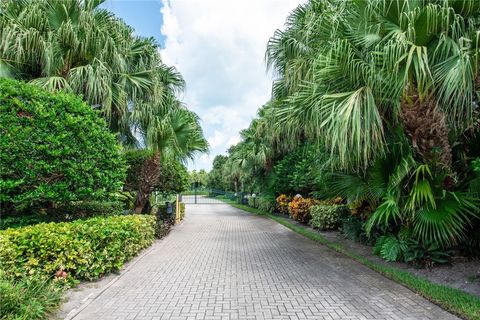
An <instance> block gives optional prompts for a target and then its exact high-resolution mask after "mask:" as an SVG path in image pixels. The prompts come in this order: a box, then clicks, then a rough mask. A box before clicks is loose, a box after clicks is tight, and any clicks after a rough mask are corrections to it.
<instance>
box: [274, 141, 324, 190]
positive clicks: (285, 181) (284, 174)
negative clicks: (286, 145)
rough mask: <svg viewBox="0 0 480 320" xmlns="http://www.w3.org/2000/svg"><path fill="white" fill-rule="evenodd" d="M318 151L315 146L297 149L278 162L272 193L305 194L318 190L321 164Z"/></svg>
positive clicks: (275, 167)
mask: <svg viewBox="0 0 480 320" xmlns="http://www.w3.org/2000/svg"><path fill="white" fill-rule="evenodd" d="M319 160H320V159H319V154H318V150H316V149H315V148H314V147H313V146H304V147H300V148H297V149H295V150H294V151H292V152H290V153H288V154H287V155H285V156H284V157H283V158H282V159H281V160H279V161H277V162H276V164H275V166H274V168H273V172H274V177H273V181H272V186H271V187H270V188H271V189H272V190H270V191H272V192H274V193H277V194H295V193H300V194H305V195H308V194H309V193H310V192H312V191H314V190H316V188H317V185H318V184H317V179H318V178H319V177H318V166H319V165H320V162H319Z"/></svg>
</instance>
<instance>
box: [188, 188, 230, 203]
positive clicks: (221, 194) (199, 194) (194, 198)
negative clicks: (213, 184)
mask: <svg viewBox="0 0 480 320" xmlns="http://www.w3.org/2000/svg"><path fill="white" fill-rule="evenodd" d="M228 200H235V194H234V193H232V192H227V191H222V190H212V189H197V188H194V189H193V190H189V191H187V192H184V193H183V194H182V195H181V200H180V201H182V202H183V203H185V204H225V201H228Z"/></svg>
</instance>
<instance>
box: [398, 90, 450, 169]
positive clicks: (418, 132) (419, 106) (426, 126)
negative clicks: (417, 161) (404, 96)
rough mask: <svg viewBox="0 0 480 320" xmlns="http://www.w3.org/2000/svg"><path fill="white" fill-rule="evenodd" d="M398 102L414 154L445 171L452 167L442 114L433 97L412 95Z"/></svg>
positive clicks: (445, 122)
mask: <svg viewBox="0 0 480 320" xmlns="http://www.w3.org/2000/svg"><path fill="white" fill-rule="evenodd" d="M410 100H411V101H409V102H407V101H406V100H403V101H402V110H401V111H402V113H401V117H402V120H403V125H404V128H405V131H406V133H407V134H408V135H409V136H410V138H411V139H412V145H413V148H414V149H415V151H416V153H417V154H418V155H419V156H420V157H421V158H422V159H423V160H425V161H427V162H429V163H433V164H437V165H439V166H440V167H441V168H442V169H444V170H446V171H447V172H448V171H450V170H451V166H452V148H451V146H450V143H449V141H448V133H449V129H448V125H447V121H446V119H445V115H444V114H443V112H442V111H441V110H440V108H439V107H438V105H437V103H436V101H435V100H433V99H432V98H430V97H427V98H426V99H424V100H423V101H422V100H421V99H420V98H419V97H418V95H414V96H411V97H410Z"/></svg>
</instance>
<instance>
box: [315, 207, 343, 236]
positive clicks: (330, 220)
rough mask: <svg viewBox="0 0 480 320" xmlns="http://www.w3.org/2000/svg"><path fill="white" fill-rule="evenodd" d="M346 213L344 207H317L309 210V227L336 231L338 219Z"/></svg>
mask: <svg viewBox="0 0 480 320" xmlns="http://www.w3.org/2000/svg"><path fill="white" fill-rule="evenodd" d="M346 212H348V207H346V206H344V205H317V206H313V207H311V208H310V215H311V219H310V225H311V226H312V227H313V228H317V229H320V230H328V229H336V228H337V227H338V225H339V222H340V218H341V217H342V216H344V215H345V213H346Z"/></svg>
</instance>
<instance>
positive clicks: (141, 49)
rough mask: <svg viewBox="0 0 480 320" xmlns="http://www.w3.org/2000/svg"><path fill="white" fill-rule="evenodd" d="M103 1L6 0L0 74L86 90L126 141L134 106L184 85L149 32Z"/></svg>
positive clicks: (0, 11)
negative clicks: (136, 29)
mask: <svg viewBox="0 0 480 320" xmlns="http://www.w3.org/2000/svg"><path fill="white" fill-rule="evenodd" d="M102 2H103V1H102V0H95V1H93V0H64V1H50V0H20V1H17V0H7V1H2V4H1V8H0V75H1V76H9V77H16V78H21V79H24V80H28V81H31V82H32V83H35V84H37V85H39V86H41V87H43V88H45V89H47V90H50V91H55V90H64V91H69V92H74V93H76V94H81V95H83V97H84V99H85V100H86V101H87V102H88V103H90V104H91V105H92V106H94V107H96V108H98V109H99V110H100V111H101V113H102V114H103V115H104V117H105V118H106V119H107V120H108V121H109V123H110V126H111V128H112V130H114V131H115V132H119V133H120V138H121V140H122V141H123V142H126V143H131V144H132V143H137V142H138V141H136V139H135V135H134V134H133V133H132V132H131V130H130V129H131V126H130V119H129V116H130V115H131V112H130V111H131V110H132V109H136V108H142V107H145V106H147V105H148V104H149V103H159V102H161V101H162V99H163V98H165V97H166V96H168V95H166V94H165V92H170V91H174V92H176V91H178V90H181V89H182V88H183V87H184V81H183V79H182V77H181V76H180V75H179V74H178V73H177V72H176V71H175V69H173V68H171V67H167V66H165V65H164V64H163V63H162V62H161V59H160V55H159V53H158V46H157V44H156V43H155V41H154V40H153V39H152V38H150V39H146V38H141V37H138V36H135V35H134V31H133V29H132V28H131V27H129V26H128V25H126V24H125V23H124V22H123V21H121V20H120V19H118V18H116V17H115V16H114V15H113V14H112V13H110V12H108V11H106V10H104V9H101V8H99V5H100V4H101V3H102Z"/></svg>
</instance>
